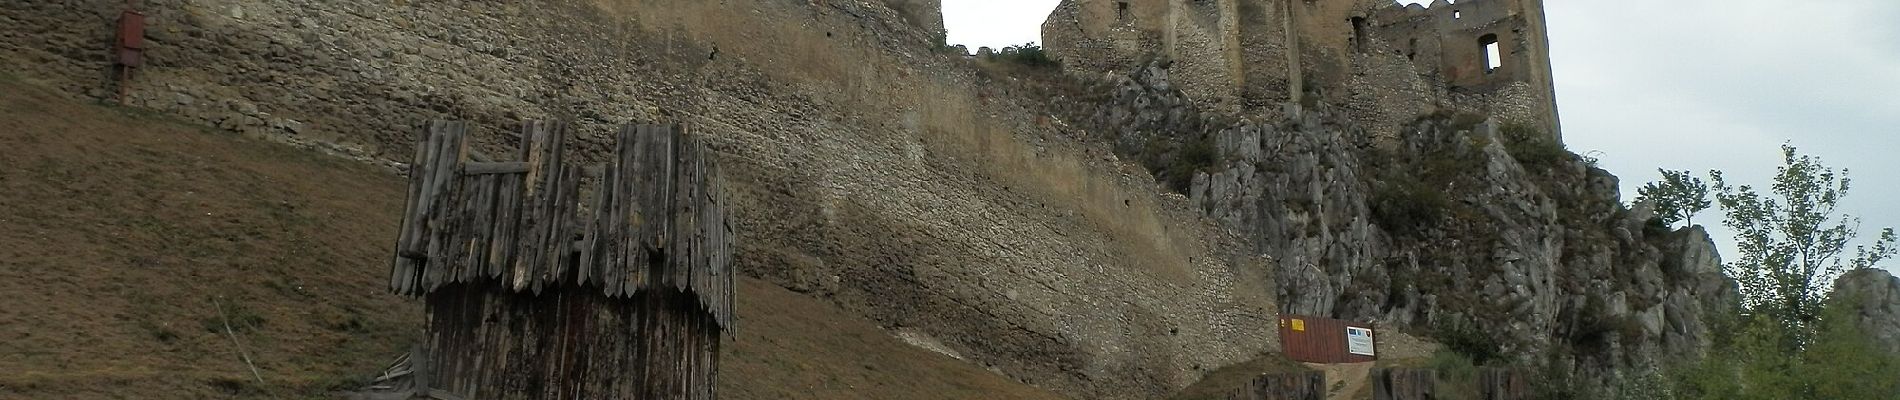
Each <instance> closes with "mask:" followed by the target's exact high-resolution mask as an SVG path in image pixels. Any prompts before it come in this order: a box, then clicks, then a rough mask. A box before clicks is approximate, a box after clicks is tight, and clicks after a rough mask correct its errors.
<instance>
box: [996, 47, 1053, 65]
mask: <svg viewBox="0 0 1900 400" xmlns="http://www.w3.org/2000/svg"><path fill="white" fill-rule="evenodd" d="M989 58H990V60H993V61H1005V62H1011V63H1016V64H1021V65H1025V66H1030V67H1036V68H1054V67H1057V66H1060V65H1061V64H1060V63H1057V62H1056V60H1055V59H1053V58H1049V53H1047V52H1044V51H1043V50H1042V46H1041V45H1037V44H1036V42H1029V43H1023V44H1019V45H1014V46H1005V47H1003V49H1002V50H999V51H997V52H996V53H995V54H993V55H991V56H990V57H989Z"/></svg>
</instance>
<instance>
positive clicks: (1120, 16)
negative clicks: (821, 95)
mask: <svg viewBox="0 0 1900 400" xmlns="http://www.w3.org/2000/svg"><path fill="white" fill-rule="evenodd" d="M1115 20H1117V21H1122V22H1127V21H1128V2H1126V1H1117V2H1115Z"/></svg>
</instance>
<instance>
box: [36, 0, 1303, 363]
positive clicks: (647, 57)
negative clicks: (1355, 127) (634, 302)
mask: <svg viewBox="0 0 1900 400" xmlns="http://www.w3.org/2000/svg"><path fill="white" fill-rule="evenodd" d="M124 3H125V2H123V1H119V0H58V1H7V2H0V66H3V67H4V71H7V72H6V73H9V74H14V75H18V76H19V77H20V78H22V79H25V80H31V81H38V82H41V83H44V84H46V85H48V86H52V87H57V88H60V89H62V90H63V91H64V92H65V93H66V94H68V95H71V96H74V97H80V98H88V99H100V100H104V99H110V98H112V97H114V96H113V95H112V94H113V93H115V92H116V91H117V90H116V88H115V87H114V86H113V85H112V84H111V82H110V80H109V79H107V77H108V73H107V71H108V70H109V65H108V64H107V60H108V58H107V51H106V50H107V49H108V47H107V45H108V44H109V43H110V40H111V38H112V37H113V27H112V25H113V21H114V20H115V19H116V18H117V16H118V13H119V11H120V10H121V8H122V7H124ZM140 3H142V4H143V5H142V6H141V7H142V9H143V11H144V12H145V14H146V15H147V16H148V20H149V29H147V31H146V43H147V44H148V50H147V56H148V61H149V63H148V64H147V65H146V66H145V68H143V69H141V70H140V71H139V74H137V75H136V76H135V77H134V78H133V79H132V80H131V82H130V84H129V85H128V86H127V87H126V89H127V96H126V103H128V105H130V106H133V107H137V108H143V109H148V110H152V111H156V112H160V113H164V114H168V115H171V116H174V117H177V118H179V119H181V120H184V121H189V122H193V123H199V124H204V125H211V126H217V127H219V128H220V129H224V130H228V131H232V132H240V133H244V134H247V135H252V136H257V137H265V138H271V139H275V140H282V141H288V142H293V143H298V144H304V145H307V146H310V147H313V148H317V149H320V150H324V151H327V152H331V153H335V154H341V155H345V156H348V157H352V158H355V159H359V160H364V161H370V162H375V163H378V164H382V165H385V166H391V167H393V168H392V169H394V170H396V171H401V170H402V169H403V166H401V165H399V164H396V163H395V162H396V160H403V159H406V158H407V157H408V156H409V154H410V153H411V151H410V150H409V149H412V147H410V146H412V145H413V140H414V137H415V132H416V130H417V129H419V127H420V126H421V124H422V123H423V122H425V121H427V120H429V119H435V118H451V119H463V120H469V121H472V122H474V123H475V124H476V125H478V126H480V127H481V129H483V130H482V131H479V132H477V133H476V134H475V135H474V137H476V143H475V147H477V149H478V150H481V151H483V152H486V153H489V154H503V152H502V151H501V150H502V149H506V148H511V146H515V145H516V143H515V142H514V139H513V137H512V136H510V135H507V134H505V132H506V131H509V130H511V129H514V127H515V126H516V124H518V123H519V122H520V120H522V119H529V118H558V119H564V120H568V121H572V122H573V123H574V126H575V127H576V129H577V131H578V132H579V133H580V134H581V137H579V138H577V140H578V143H577V144H575V145H573V146H571V147H573V148H575V149H576V151H577V154H572V155H570V156H571V158H572V159H576V160H594V161H599V160H601V159H602V156H603V155H604V154H605V153H606V151H607V150H608V144H609V143H611V141H610V140H608V139H609V135H608V132H610V131H611V130H610V128H611V127H612V126H615V125H619V124H622V123H626V122H629V121H653V120H666V121H679V122H684V123H688V124H691V125H695V126H696V129H695V132H698V133H699V134H702V135H704V136H705V139H706V140H707V141H708V142H709V144H710V145H711V146H712V147H713V149H714V150H715V151H716V152H718V153H719V157H720V162H721V164H722V165H723V166H725V167H726V168H725V170H726V172H727V174H728V176H727V178H728V181H729V182H730V183H731V184H732V185H731V187H729V188H728V189H729V190H731V191H732V192H733V197H734V202H735V203H736V204H735V205H734V208H735V216H734V219H735V225H736V226H735V228H736V230H737V231H738V232H739V238H738V243H739V244H740V248H739V250H738V260H737V261H738V263H737V268H738V269H739V270H740V271H741V272H742V273H744V274H747V275H750V276H753V277H759V278H763V279H765V280H767V281H769V282H771V283H773V284H776V285H778V286H782V287H785V288H789V289H792V290H796V291H800V292H804V293H806V294H809V295H812V296H816V297H820V298H824V299H827V300H829V301H831V302H833V303H835V304H837V305H839V306H840V307H841V308H843V309H845V310H848V311H849V312H852V313H856V314H859V315H864V316H867V317H868V318H870V319H871V320H873V321H875V322H876V323H878V324H880V325H881V326H882V327H884V328H887V329H890V330H892V331H893V332H896V333H897V334H898V335H900V336H901V337H903V338H905V339H907V340H910V341H912V342H915V343H919V344H920V345H924V346H925V347H928V348H933V349H938V350H940V351H943V352H945V353H948V354H954V355H955V356H957V357H960V358H962V359H963V360H965V361H966V362H969V363H971V364H975V365H979V366H983V367H986V368H988V369H990V370H992V371H995V372H998V373H1001V374H1004V375H1006V376H1008V377H1010V378H1013V379H1015V380H1019V381H1023V382H1029V383H1032V384H1034V385H1036V386H1040V387H1044V388H1049V389H1052V390H1054V391H1057V392H1059V393H1062V394H1065V395H1069V396H1075V397H1081V398H1107V399H1141V398H1158V397H1161V396H1164V395H1165V394H1166V393H1168V392H1170V391H1172V390H1174V389H1178V388H1180V387H1183V386H1186V385H1187V384H1189V383H1191V382H1193V381H1194V380H1196V379H1198V378H1199V377H1200V376H1201V375H1203V374H1204V373H1205V371H1208V370H1212V369H1214V368H1217V367H1219V366H1222V365H1227V364H1232V363H1235V362H1239V361H1243V360H1247V359H1250V358H1252V357H1254V356H1255V355H1257V354H1259V353H1260V352H1263V351H1267V350H1269V349H1272V348H1275V346H1276V343H1277V342H1276V337H1275V333H1274V332H1275V329H1274V326H1275V324H1276V322H1275V319H1274V316H1273V311H1272V310H1274V309H1275V308H1276V307H1277V306H1276V305H1275V304H1274V301H1273V297H1272V289H1271V288H1272V284H1271V282H1270V281H1269V280H1268V279H1267V276H1268V275H1267V274H1268V272H1269V269H1270V268H1269V267H1267V266H1266V264H1265V262H1264V261H1263V260H1262V259H1261V258H1259V257H1257V256H1255V255H1254V254H1252V253H1251V252H1248V251H1238V249H1242V247H1239V246H1236V245H1233V243H1235V239H1234V237H1233V236H1231V235H1228V234H1226V233H1225V232H1222V231H1221V230H1219V229H1217V228H1216V227H1215V226H1213V225H1212V224H1208V223H1206V222H1205V221H1204V220H1202V219H1201V217H1200V216H1199V214H1198V213H1196V212H1195V211H1193V210H1192V208H1190V206H1189V204H1188V201H1187V199H1185V198H1184V197H1182V196H1179V195H1175V194H1169V193H1167V191H1165V190H1160V189H1158V188H1157V187H1156V185H1155V184H1154V180H1153V178H1152V177H1151V176H1149V175H1148V174H1147V173H1146V172H1145V171H1144V170H1143V169H1142V168H1141V167H1140V166H1139V165H1134V164H1131V163H1127V162H1124V161H1122V160H1121V159H1118V158H1116V157H1115V156H1114V154H1113V152H1112V151H1110V150H1109V149H1108V148H1107V146H1106V145H1102V144H1099V143H1094V142H1089V141H1083V140H1077V139H1076V138H1077V137H1078V136H1079V134H1078V133H1077V132H1076V131H1075V130H1074V129H1071V128H1065V127H1062V126H1059V125H1055V124H1051V123H1049V122H1048V121H1049V119H1048V118H1046V115H1040V114H1034V113H1031V112H1029V111H1028V110H1030V109H1033V108H1036V106H1035V105H1036V104H1040V103H1041V100H1040V99H1037V98H1034V97H1030V96H1028V95H1027V94H1024V93H1017V92H1012V91H1010V90H1009V89H1008V83H1007V80H1008V78H994V79H993V78H991V77H988V76H985V75H980V74H978V73H977V71H976V70H975V69H974V68H972V67H970V66H969V64H968V63H967V62H966V61H965V60H964V59H963V58H962V57H961V56H958V55H951V54H942V53H938V52H936V51H935V50H936V43H935V41H934V40H933V37H934V35H935V34H938V33H940V31H936V30H935V29H934V27H935V26H940V24H941V22H940V21H930V20H931V19H933V18H939V17H937V14H936V13H935V12H934V11H935V5H936V2H935V1H929V0H918V1H882V0H824V1H719V2H706V1H687V0H657V1H635V0H545V1H514V2H464V1H435V0H405V1H387V0H322V1H316V0H264V1H249V0H246V1H236V0H151V1H144V2H140ZM391 223H392V224H393V223H394V222H393V221H392V222H391ZM744 323H745V322H743V321H741V322H740V324H741V325H743V324H744ZM741 329H743V328H741ZM812 368H827V366H812Z"/></svg>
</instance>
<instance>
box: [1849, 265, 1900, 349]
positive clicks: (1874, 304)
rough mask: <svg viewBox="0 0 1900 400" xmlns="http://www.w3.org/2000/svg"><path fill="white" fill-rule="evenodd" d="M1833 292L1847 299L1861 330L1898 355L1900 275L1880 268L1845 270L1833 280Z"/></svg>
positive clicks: (1899, 336)
mask: <svg viewBox="0 0 1900 400" xmlns="http://www.w3.org/2000/svg"><path fill="white" fill-rule="evenodd" d="M1832 296H1834V298H1836V299H1843V300H1845V301H1847V302H1848V303H1847V304H1849V307H1851V309H1852V310H1853V311H1854V314H1853V315H1854V318H1855V321H1854V322H1855V323H1856V325H1858V326H1859V327H1860V331H1861V332H1862V333H1864V334H1866V335H1867V336H1868V337H1869V338H1871V339H1873V341H1874V343H1875V344H1876V345H1878V346H1880V347H1881V348H1883V349H1886V350H1887V351H1888V352H1890V353H1893V354H1894V355H1900V278H1896V277H1894V276H1893V274H1891V273H1888V272H1887V271H1886V270H1881V269H1873V268H1869V269H1859V270H1853V271H1848V272H1847V273H1846V274H1842V275H1841V277H1840V278H1837V279H1835V280H1834V293H1833V294H1832Z"/></svg>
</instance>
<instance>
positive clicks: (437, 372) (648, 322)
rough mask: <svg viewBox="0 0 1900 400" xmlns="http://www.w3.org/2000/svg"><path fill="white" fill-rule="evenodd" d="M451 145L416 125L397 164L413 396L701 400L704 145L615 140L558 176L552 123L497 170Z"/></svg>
mask: <svg viewBox="0 0 1900 400" xmlns="http://www.w3.org/2000/svg"><path fill="white" fill-rule="evenodd" d="M468 131H469V126H468V125H467V124H466V123H462V122H444V121H437V122H431V123H430V124H429V125H428V127H427V128H426V129H425V130H424V132H423V133H422V135H421V137H420V138H418V145H417V149H416V153H415V160H414V163H412V164H411V170H410V185H409V193H408V196H409V200H408V205H407V207H406V208H405V211H404V213H403V220H402V228H401V233H400V235H399V237H398V239H397V244H396V257H395V259H394V261H393V263H392V264H393V265H392V268H391V273H390V289H391V291H393V292H395V293H397V294H401V295H406V296H414V297H422V298H424V299H425V303H426V307H427V312H428V314H429V318H428V321H429V322H428V328H427V332H426V337H425V340H426V343H424V345H423V346H422V348H423V350H422V351H421V352H422V353H423V354H419V355H418V356H416V357H412V358H413V359H414V361H412V362H414V363H416V364H417V366H415V367H414V369H415V370H416V371H415V374H416V376H415V378H414V379H415V386H416V387H417V388H418V389H417V390H418V393H417V394H420V395H423V396H425V397H427V396H435V397H439V398H457V397H459V398H465V399H476V398H480V399H542V398H568V399H574V398H624V399H636V398H637V399H712V398H714V392H713V389H714V386H715V384H714V382H715V379H716V375H717V372H718V361H719V360H718V353H719V345H720V340H721V338H722V333H723V332H730V330H731V329H732V318H733V291H732V272H731V263H732V246H733V243H732V240H733V232H732V227H731V225H730V223H729V222H728V220H727V215H726V210H725V205H726V201H725V198H724V197H723V196H722V195H721V194H720V192H719V191H718V190H717V186H718V185H717V183H716V182H717V168H716V167H715V166H714V163H713V160H712V158H711V156H712V155H711V152H710V151H709V150H707V149H706V147H705V145H704V144H703V143H702V142H700V141H699V140H697V139H696V138H694V137H693V136H690V135H688V134H686V130H685V128H684V127H682V126H678V125H638V126H627V127H624V128H622V129H621V130H620V131H619V132H618V134H617V139H618V142H617V146H616V147H615V149H614V153H613V157H614V159H613V160H611V161H612V162H610V163H608V164H606V165H601V166H597V167H593V168H585V169H584V168H582V167H580V166H577V165H573V164H572V163H568V162H564V161H566V160H564V158H565V157H566V149H565V145H566V144H567V143H568V142H569V140H570V137H569V131H568V129H567V127H566V126H565V125H564V124H560V123H547V122H528V123H524V124H523V125H522V128H521V131H520V136H519V139H520V144H521V145H520V149H519V152H518V153H517V154H516V157H515V158H514V159H513V160H501V161H498V160H487V159H482V158H480V157H476V156H474V155H472V154H471V152H470V150H469V138H468ZM583 182H591V183H593V184H591V185H588V186H590V188H589V189H590V190H588V191H585V192H583V191H582V190H581V189H582V183H583Z"/></svg>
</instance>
